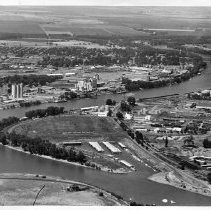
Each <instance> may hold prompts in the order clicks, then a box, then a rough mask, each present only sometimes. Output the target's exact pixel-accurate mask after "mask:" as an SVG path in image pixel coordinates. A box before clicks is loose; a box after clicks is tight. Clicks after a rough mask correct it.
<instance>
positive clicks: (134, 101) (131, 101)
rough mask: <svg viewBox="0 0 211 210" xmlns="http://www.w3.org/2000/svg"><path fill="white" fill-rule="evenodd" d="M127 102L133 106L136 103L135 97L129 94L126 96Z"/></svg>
mask: <svg viewBox="0 0 211 210" xmlns="http://www.w3.org/2000/svg"><path fill="white" fill-rule="evenodd" d="M127 102H128V103H129V104H130V105H131V106H135V105H136V99H135V98H134V97H133V96H129V97H128V98H127Z"/></svg>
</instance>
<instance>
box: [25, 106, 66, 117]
mask: <svg viewBox="0 0 211 210" xmlns="http://www.w3.org/2000/svg"><path fill="white" fill-rule="evenodd" d="M63 113H64V107H54V106H50V107H48V108H47V109H36V110H31V111H28V112H26V113H25V116H26V117H28V118H29V119H32V118H42V117H46V116H55V115H59V114H63Z"/></svg>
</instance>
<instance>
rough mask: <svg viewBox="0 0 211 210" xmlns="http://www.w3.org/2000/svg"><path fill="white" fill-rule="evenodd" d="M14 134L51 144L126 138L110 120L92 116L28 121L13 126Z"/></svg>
mask: <svg viewBox="0 0 211 210" xmlns="http://www.w3.org/2000/svg"><path fill="white" fill-rule="evenodd" d="M12 130H13V131H15V132H16V133H19V134H23V135H28V136H30V137H36V136H39V137H41V138H43V139H48V140H49V141H52V142H56V143H58V142H64V141H71V140H77V139H84V141H85V140H86V139H92V138H94V139H98V140H99V141H102V139H107V140H111V141H118V140H119V139H121V138H123V137H127V135H126V134H125V133H123V131H122V129H121V128H120V127H119V126H118V125H117V124H116V123H115V122H114V121H113V120H112V119H110V118H99V117H94V116H80V115H72V116H60V117H47V118H45V119H38V120H34V121H28V122H24V123H21V124H19V125H17V126H15V127H14V128H13V129H12Z"/></svg>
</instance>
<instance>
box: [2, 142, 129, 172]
mask: <svg viewBox="0 0 211 210" xmlns="http://www.w3.org/2000/svg"><path fill="white" fill-rule="evenodd" d="M4 146H5V147H7V148H9V149H12V150H15V151H18V152H22V153H25V154H28V155H32V154H30V152H28V151H24V150H23V149H22V148H21V147H13V146H10V145H4ZM33 155H34V156H36V157H39V158H44V159H48V160H54V161H57V162H60V163H65V164H70V165H75V166H78V167H84V168H89V169H92V170H96V169H94V168H92V167H90V166H86V165H82V164H80V163H77V162H69V161H67V160H62V159H56V158H53V157H50V156H46V155H38V154H33ZM101 171H103V172H108V173H114V174H120V175H121V174H127V173H129V172H130V171H123V170H120V169H116V170H113V169H110V168H108V167H105V166H101Z"/></svg>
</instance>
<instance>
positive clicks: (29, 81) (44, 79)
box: [0, 74, 61, 87]
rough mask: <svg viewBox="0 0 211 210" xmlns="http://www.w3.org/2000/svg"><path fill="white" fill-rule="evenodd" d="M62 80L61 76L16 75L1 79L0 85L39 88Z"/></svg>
mask: <svg viewBox="0 0 211 210" xmlns="http://www.w3.org/2000/svg"><path fill="white" fill-rule="evenodd" d="M58 79H61V76H48V75H35V74H31V75H14V76H7V77H3V78H0V84H1V85H3V84H14V83H23V85H24V86H25V85H29V86H30V87H32V86H38V85H42V86H43V85H46V84H48V83H52V82H55V81H56V80H58Z"/></svg>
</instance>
